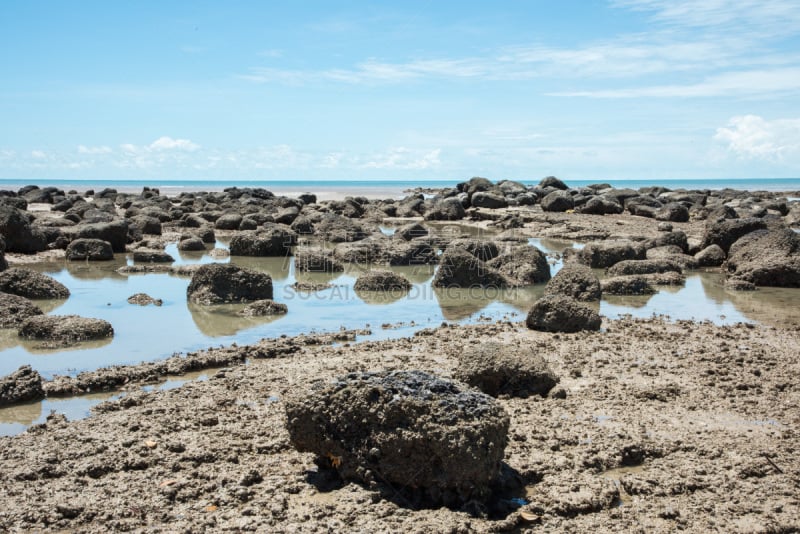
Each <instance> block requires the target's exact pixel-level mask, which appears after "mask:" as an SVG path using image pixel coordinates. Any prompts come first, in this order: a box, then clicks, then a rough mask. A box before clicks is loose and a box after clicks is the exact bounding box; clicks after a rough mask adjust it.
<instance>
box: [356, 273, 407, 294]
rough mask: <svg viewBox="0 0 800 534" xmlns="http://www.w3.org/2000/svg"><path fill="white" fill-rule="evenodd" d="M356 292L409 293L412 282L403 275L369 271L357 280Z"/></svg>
mask: <svg viewBox="0 0 800 534" xmlns="http://www.w3.org/2000/svg"><path fill="white" fill-rule="evenodd" d="M353 288H354V289H355V290H356V291H408V290H409V289H411V282H409V281H408V278H406V277H405V276H403V275H402V274H397V273H394V272H392V271H383V270H375V271H367V272H366V273H364V274H362V275H360V276H359V277H358V278H357V279H356V283H355V285H354V286H353Z"/></svg>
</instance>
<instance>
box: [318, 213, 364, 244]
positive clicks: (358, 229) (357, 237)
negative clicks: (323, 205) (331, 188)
mask: <svg viewBox="0 0 800 534" xmlns="http://www.w3.org/2000/svg"><path fill="white" fill-rule="evenodd" d="M314 229H315V230H316V233H317V236H318V237H319V238H320V239H324V240H325V241H328V242H330V243H346V242H350V241H361V240H362V239H366V238H367V237H368V236H369V233H368V232H367V231H366V230H365V229H364V227H363V226H362V225H360V224H359V223H358V222H356V221H354V220H353V219H351V218H349V217H343V216H341V215H336V214H334V213H328V214H326V215H325V216H324V217H323V218H322V220H320V221H319V222H318V223H316V224H315V225H314Z"/></svg>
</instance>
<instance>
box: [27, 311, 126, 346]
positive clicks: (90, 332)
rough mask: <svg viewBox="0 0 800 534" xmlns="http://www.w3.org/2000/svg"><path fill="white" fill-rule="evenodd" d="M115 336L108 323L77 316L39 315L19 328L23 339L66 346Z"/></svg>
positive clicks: (29, 319)
mask: <svg viewBox="0 0 800 534" xmlns="http://www.w3.org/2000/svg"><path fill="white" fill-rule="evenodd" d="M113 335H114V329H113V328H112V327H111V323H109V322H108V321H104V320H103V319H92V318H88V317H79V316H77V315H38V316H35V317H30V318H28V319H26V320H25V321H24V322H23V323H22V326H20V328H19V336H20V337H21V338H24V339H36V340H40V341H52V342H58V343H65V344H71V343H77V342H80V341H90V340H93V339H106V338H109V337H112V336H113Z"/></svg>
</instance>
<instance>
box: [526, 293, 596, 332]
mask: <svg viewBox="0 0 800 534" xmlns="http://www.w3.org/2000/svg"><path fill="white" fill-rule="evenodd" d="M600 322H601V320H600V315H598V314H597V312H596V311H594V310H593V309H591V308H587V307H586V306H584V305H582V304H580V303H579V302H578V301H577V300H575V299H573V298H570V297H565V296H561V295H548V296H544V297H542V298H541V299H539V300H538V301H536V303H535V304H534V305H533V307H532V308H531V310H530V311H529V312H528V317H527V319H526V320H525V324H526V325H527V326H528V328H530V329H531V330H541V331H543V332H579V331H581V330H600Z"/></svg>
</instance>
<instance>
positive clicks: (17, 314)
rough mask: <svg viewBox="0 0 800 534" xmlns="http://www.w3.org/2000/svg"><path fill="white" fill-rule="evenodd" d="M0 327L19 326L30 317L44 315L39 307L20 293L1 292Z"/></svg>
mask: <svg viewBox="0 0 800 534" xmlns="http://www.w3.org/2000/svg"><path fill="white" fill-rule="evenodd" d="M0 310H3V313H2V314H0V328H18V327H19V325H21V324H22V323H23V321H25V319H27V318H28V317H33V316H34V315H42V313H43V312H42V310H41V309H39V307H38V306H37V305H36V304H34V303H33V302H31V301H30V300H28V299H26V298H25V297H20V296H19V295H11V294H9V293H0Z"/></svg>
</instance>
